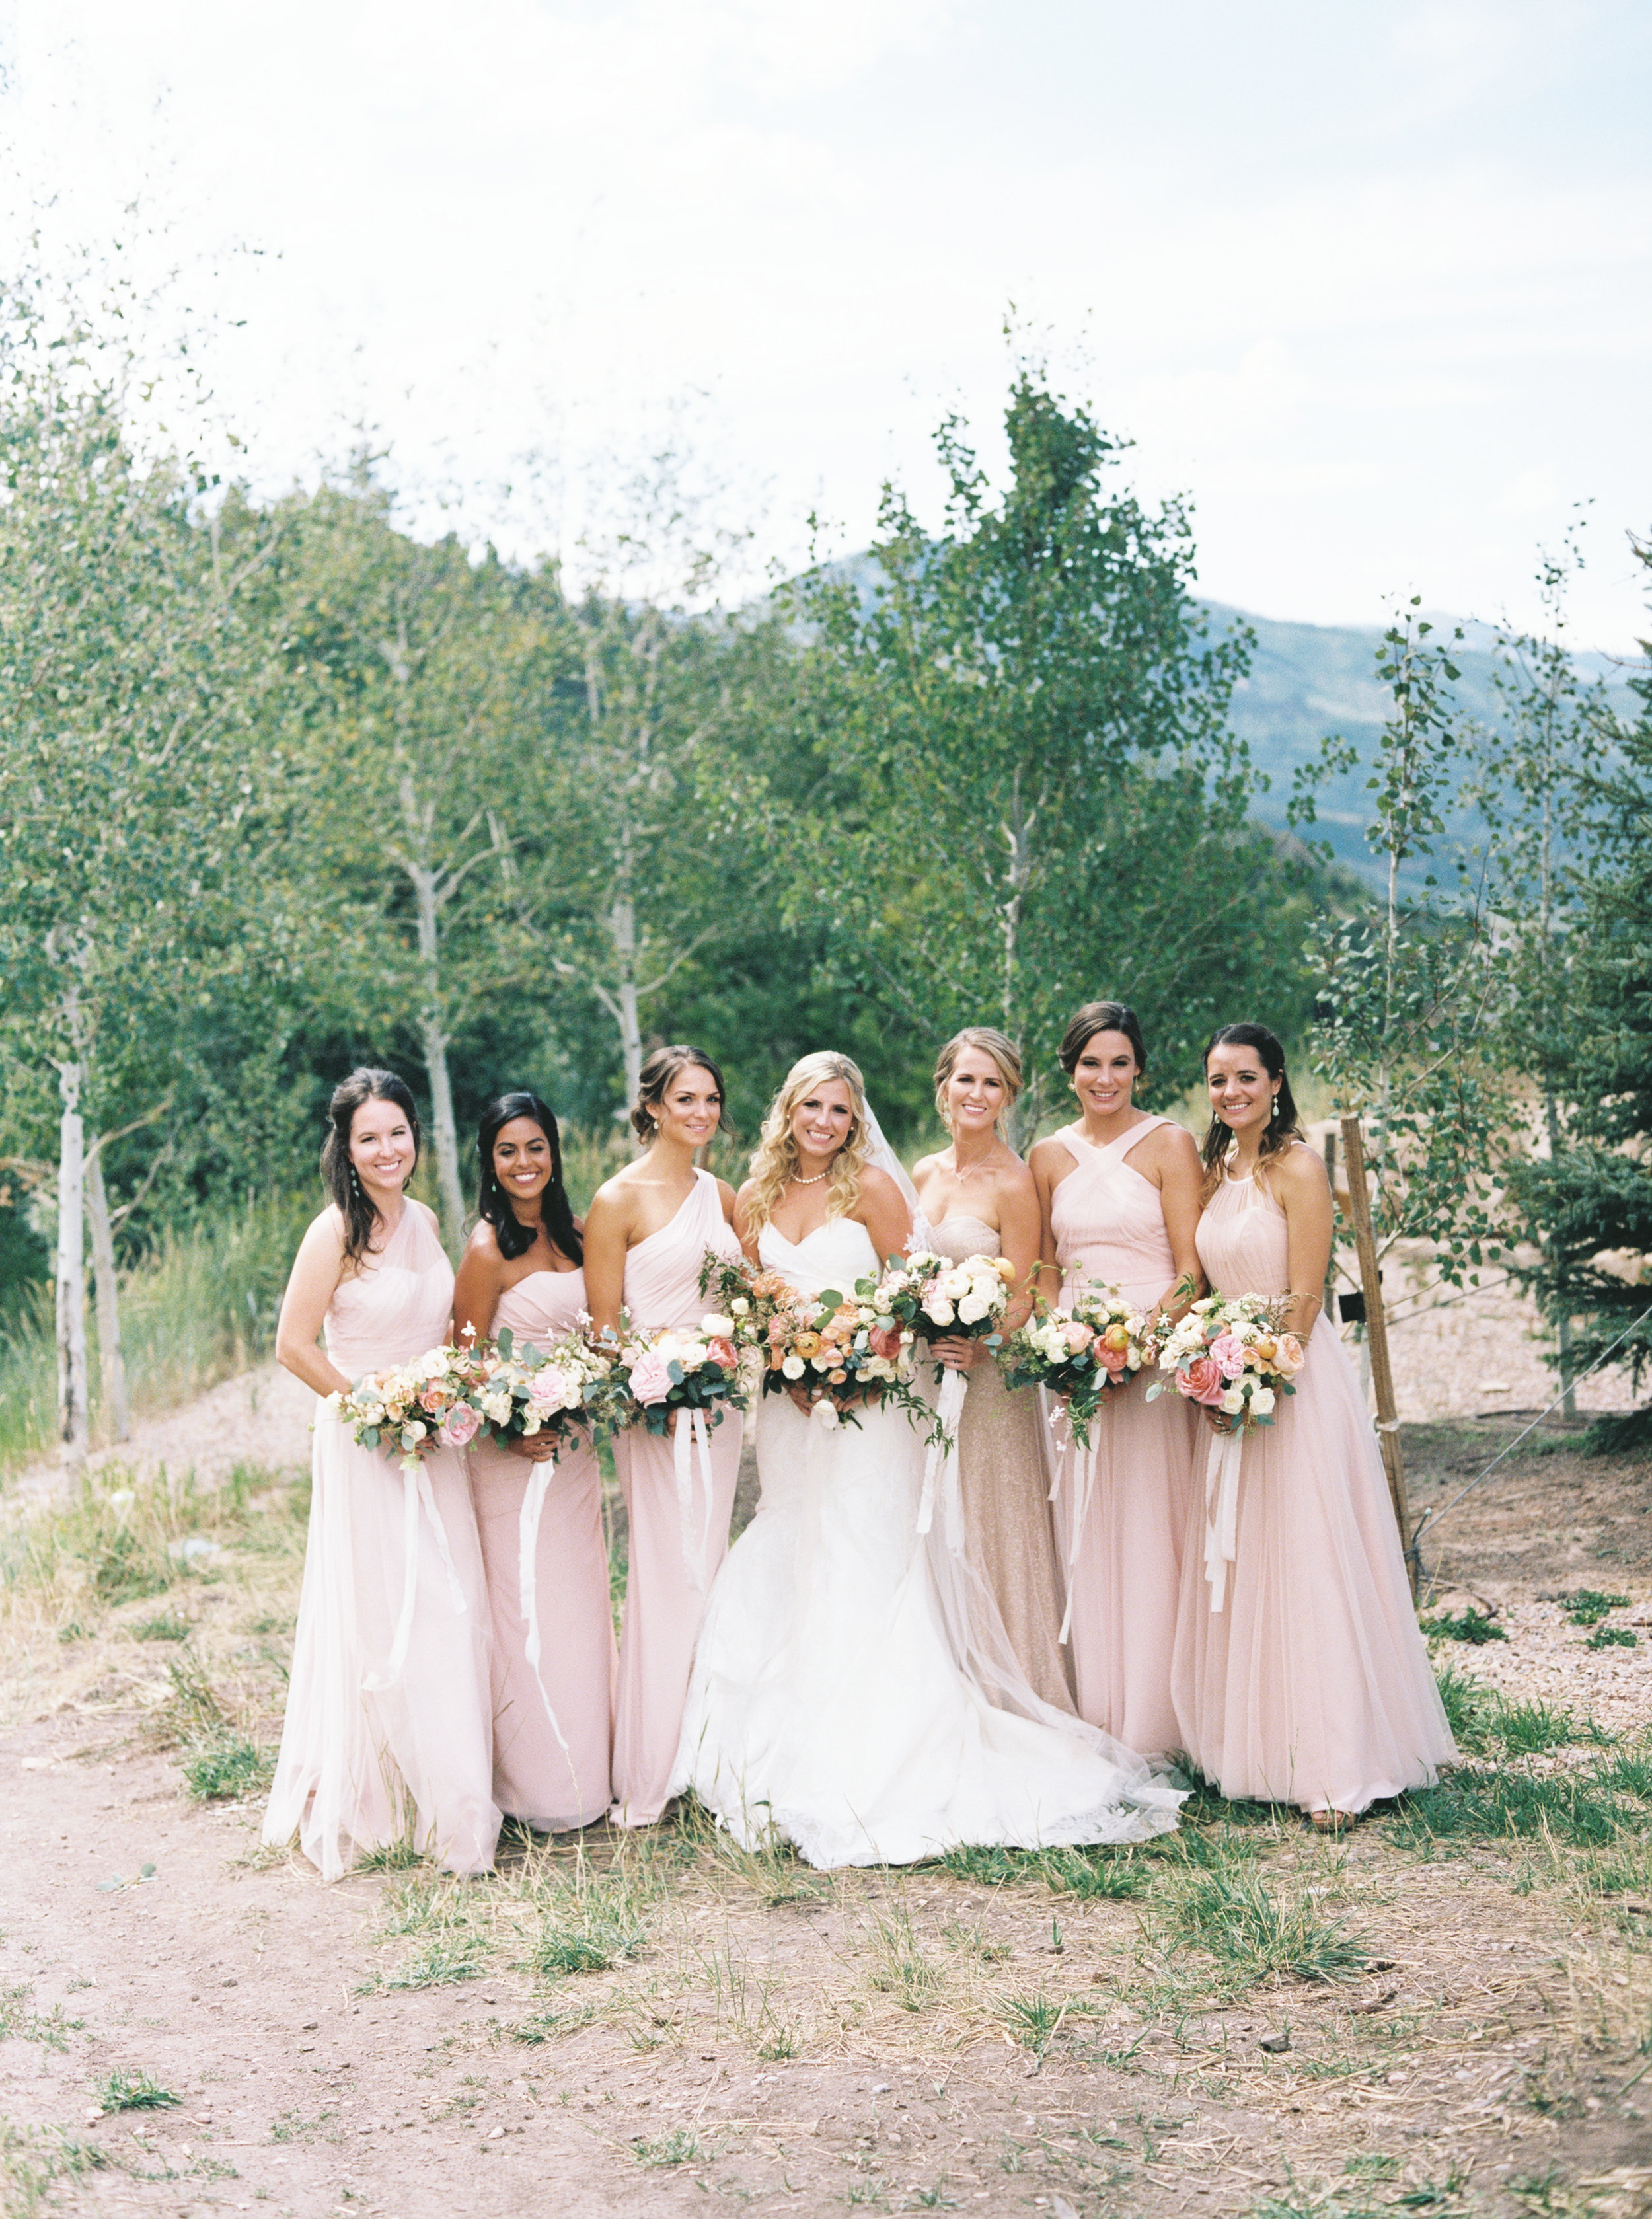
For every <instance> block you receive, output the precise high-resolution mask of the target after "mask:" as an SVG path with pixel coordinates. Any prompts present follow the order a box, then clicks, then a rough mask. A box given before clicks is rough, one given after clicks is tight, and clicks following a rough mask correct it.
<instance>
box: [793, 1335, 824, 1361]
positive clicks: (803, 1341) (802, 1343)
mask: <svg viewBox="0 0 1652 2219" xmlns="http://www.w3.org/2000/svg"><path fill="white" fill-rule="evenodd" d="M792 1353H793V1354H794V1355H796V1356H801V1357H802V1358H804V1360H805V1362H806V1361H807V1359H808V1358H810V1357H811V1356H818V1355H819V1354H820V1335H819V1334H818V1333H799V1334H798V1337H797V1339H795V1340H794V1341H793V1342H792Z"/></svg>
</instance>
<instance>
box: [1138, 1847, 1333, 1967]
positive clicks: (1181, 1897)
mask: <svg viewBox="0 0 1652 2219" xmlns="http://www.w3.org/2000/svg"><path fill="white" fill-rule="evenodd" d="M1167 1900H1168V1908H1169V1911H1170V1917H1171V1924H1172V1927H1173V1928H1174V1930H1175V1931H1176V1932H1177V1934H1178V1935H1179V1936H1181V1937H1182V1938H1183V1940H1185V1941H1188V1942H1192V1943H1194V1945H1195V1946H1196V1948H1198V1949H1203V1950H1205V1951H1206V1952H1207V1953H1208V1955H1210V1956H1212V1957H1214V1959H1215V1960H1216V1961H1217V1962H1218V1964H1220V1965H1222V1966H1225V1967H1227V1968H1228V1969H1229V1970H1230V1971H1232V1972H1233V1973H1238V1974H1239V1975H1240V1976H1241V1977H1243V1978H1244V1979H1245V1980H1264V1979H1266V1978H1268V1977H1269V1976H1270V1975H1273V1974H1285V1975H1288V1976H1289V1977H1290V1978H1291V1979H1293V1980H1343V1979H1346V1978H1347V1977H1349V1976H1350V1975H1351V1974H1352V1973H1357V1972H1359V1971H1361V1970H1362V1969H1363V1966H1364V1964H1365V1961H1366V1958H1367V1957H1368V1955H1369V1951H1368V1950H1367V1949H1365V1947H1364V1945H1363V1942H1362V1941H1361V1939H1360V1937H1359V1936H1357V1934H1355V1933H1353V1932H1352V1931H1351V1930H1350V1928H1349V1925H1348V1922H1347V1920H1346V1918H1343V1917H1341V1916H1340V1915H1339V1914H1334V1913H1332V1914H1327V1913H1326V1911H1325V1909H1324V1906H1323V1905H1322V1903H1321V1901H1320V1899H1319V1898H1318V1897H1317V1896H1316V1895H1315V1894H1314V1892H1313V1890H1312V1889H1311V1888H1310V1887H1309V1886H1295V1887H1289V1888H1286V1887H1281V1888H1279V1889H1277V1890H1274V1889H1270V1887H1269V1886H1268V1883H1267V1880H1266V1879H1265V1877H1264V1874H1262V1873H1261V1872H1260V1871H1259V1870H1258V1868H1256V1867H1255V1866H1254V1865H1250V1866H1230V1867H1228V1868H1220V1867H1217V1868H1208V1869H1205V1870H1199V1869H1195V1870H1193V1871H1191V1872H1189V1873H1188V1874H1186V1875H1185V1876H1184V1877H1183V1879H1181V1880H1178V1881H1177V1883H1175V1885H1174V1886H1173V1887H1172V1888H1171V1890H1170V1891H1169V1892H1168V1899H1167Z"/></svg>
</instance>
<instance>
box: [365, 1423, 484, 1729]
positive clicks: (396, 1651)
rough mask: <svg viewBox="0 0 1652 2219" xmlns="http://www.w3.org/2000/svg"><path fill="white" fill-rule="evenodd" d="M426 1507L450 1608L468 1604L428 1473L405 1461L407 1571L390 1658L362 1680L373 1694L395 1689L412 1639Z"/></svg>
mask: <svg viewBox="0 0 1652 2219" xmlns="http://www.w3.org/2000/svg"><path fill="white" fill-rule="evenodd" d="M421 1502H422V1503H423V1504H424V1506H425V1515H426V1516H427V1517H428V1518H429V1520H430V1526H431V1531H432V1533H434V1534H435V1536H436V1546H437V1549H438V1551H439V1552H440V1555H441V1558H442V1564H443V1568H444V1570H445V1571H446V1573H447V1587H448V1593H449V1594H450V1596H451V1597H452V1599H453V1607H454V1609H455V1610H456V1611H458V1612H459V1613H461V1614H463V1613H464V1612H465V1611H466V1610H468V1609H469V1604H468V1603H467V1602H466V1601H465V1599H464V1589H463V1588H462V1587H461V1586H460V1585H459V1575H458V1572H457V1570H456V1568H455V1565H454V1562H453V1552H452V1551H451V1550H450V1548H449V1547H448V1545H447V1528H446V1527H445V1526H444V1525H443V1523H442V1520H441V1517H440V1515H439V1514H438V1511H437V1507H436V1497H435V1495H433V1494H432V1491H431V1483H430V1474H429V1473H428V1472H427V1471H426V1470H425V1467H424V1465H423V1464H403V1465H402V1467H401V1551H402V1556H403V1557H404V1559H405V1561H406V1564H407V1570H406V1572H405V1573H404V1574H403V1576H402V1582H401V1618H400V1619H398V1620H397V1622H396V1637H395V1639H394V1642H393V1643H392V1644H391V1645H390V1658H389V1662H388V1663H387V1664H386V1666H385V1668H384V1669H383V1671H382V1673H379V1672H370V1673H369V1674H368V1675H367V1677H366V1679H365V1680H364V1681H363V1682H362V1684H363V1687H365V1688H368V1689H370V1691H371V1692H372V1693H373V1694H382V1692H383V1690H384V1689H385V1688H394V1685H395V1683H396V1681H398V1680H399V1679H400V1678H401V1668H402V1666H403V1665H404V1664H405V1663H407V1644H408V1643H409V1642H410V1641H411V1640H412V1639H413V1605H414V1603H415V1602H417V1601H418V1600H419V1504H420V1503H421Z"/></svg>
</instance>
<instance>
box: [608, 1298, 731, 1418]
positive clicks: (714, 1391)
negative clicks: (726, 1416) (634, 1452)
mask: <svg viewBox="0 0 1652 2219" xmlns="http://www.w3.org/2000/svg"><path fill="white" fill-rule="evenodd" d="M609 1384H610V1388H611V1390H612V1393H611V1399H610V1401H609V1404H608V1407H609V1408H610V1410H611V1412H612V1417H611V1422H612V1424H613V1425H614V1426H643V1427H644V1429H645V1430H646V1431H647V1432H649V1433H669V1432H670V1430H671V1414H672V1412H673V1411H674V1410H685V1411H688V1412H690V1413H693V1412H696V1411H698V1412H699V1414H701V1416H702V1418H708V1417H709V1420H710V1422H711V1423H712V1424H715V1423H716V1422H717V1418H718V1417H720V1416H721V1414H722V1413H723V1411H724V1409H725V1408H727V1409H734V1410H742V1409H744V1408H745V1406H746V1393H745V1388H744V1384H743V1383H742V1379H741V1376H740V1351H739V1349H738V1348H737V1347H736V1345H735V1333H734V1321H733V1320H732V1319H731V1318H728V1317H725V1316H724V1315H721V1314H720V1313H718V1312H710V1313H708V1314H707V1315H705V1317H703V1318H702V1319H701V1320H700V1322H699V1331H698V1332H696V1331H694V1330H693V1329H692V1327H689V1328H685V1327H680V1326H671V1327H665V1328H663V1329H662V1330H661V1331H658V1332H655V1333H633V1334H631V1335H630V1337H629V1338H628V1339H624V1341H622V1342H621V1344H620V1346H619V1350H618V1354H617V1355H615V1356H614V1357H613V1358H612V1372H611V1374H610V1380H609Z"/></svg>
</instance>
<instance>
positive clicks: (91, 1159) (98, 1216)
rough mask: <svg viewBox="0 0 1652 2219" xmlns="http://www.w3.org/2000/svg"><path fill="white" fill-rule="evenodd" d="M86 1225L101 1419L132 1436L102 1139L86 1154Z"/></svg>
mask: <svg viewBox="0 0 1652 2219" xmlns="http://www.w3.org/2000/svg"><path fill="white" fill-rule="evenodd" d="M86 1225H87V1229H88V1230H89V1231H90V1234H91V1236H92V1270H93V1272H94V1274H95V1277H96V1288H97V1362H98V1370H99V1371H100V1373H101V1374H102V1389H103V1419H104V1422H105V1424H106V1425H107V1426H108V1427H109V1436H110V1439H113V1440H117V1441H125V1440H130V1439H131V1438H132V1412H131V1408H130V1404H129V1402H128V1400H127V1367H126V1357H125V1354H124V1352H123V1351H122V1349H121V1293H120V1282H119V1280H118V1278H117V1277H116V1266H115V1228H114V1225H113V1224H112V1222H111V1221H110V1218H109V1196H108V1193H107V1192H106V1191H105V1189H104V1185H103V1143H102V1141H101V1140H98V1141H94V1142H93V1143H92V1146H91V1149H90V1153H88V1155H87V1158H86Z"/></svg>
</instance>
